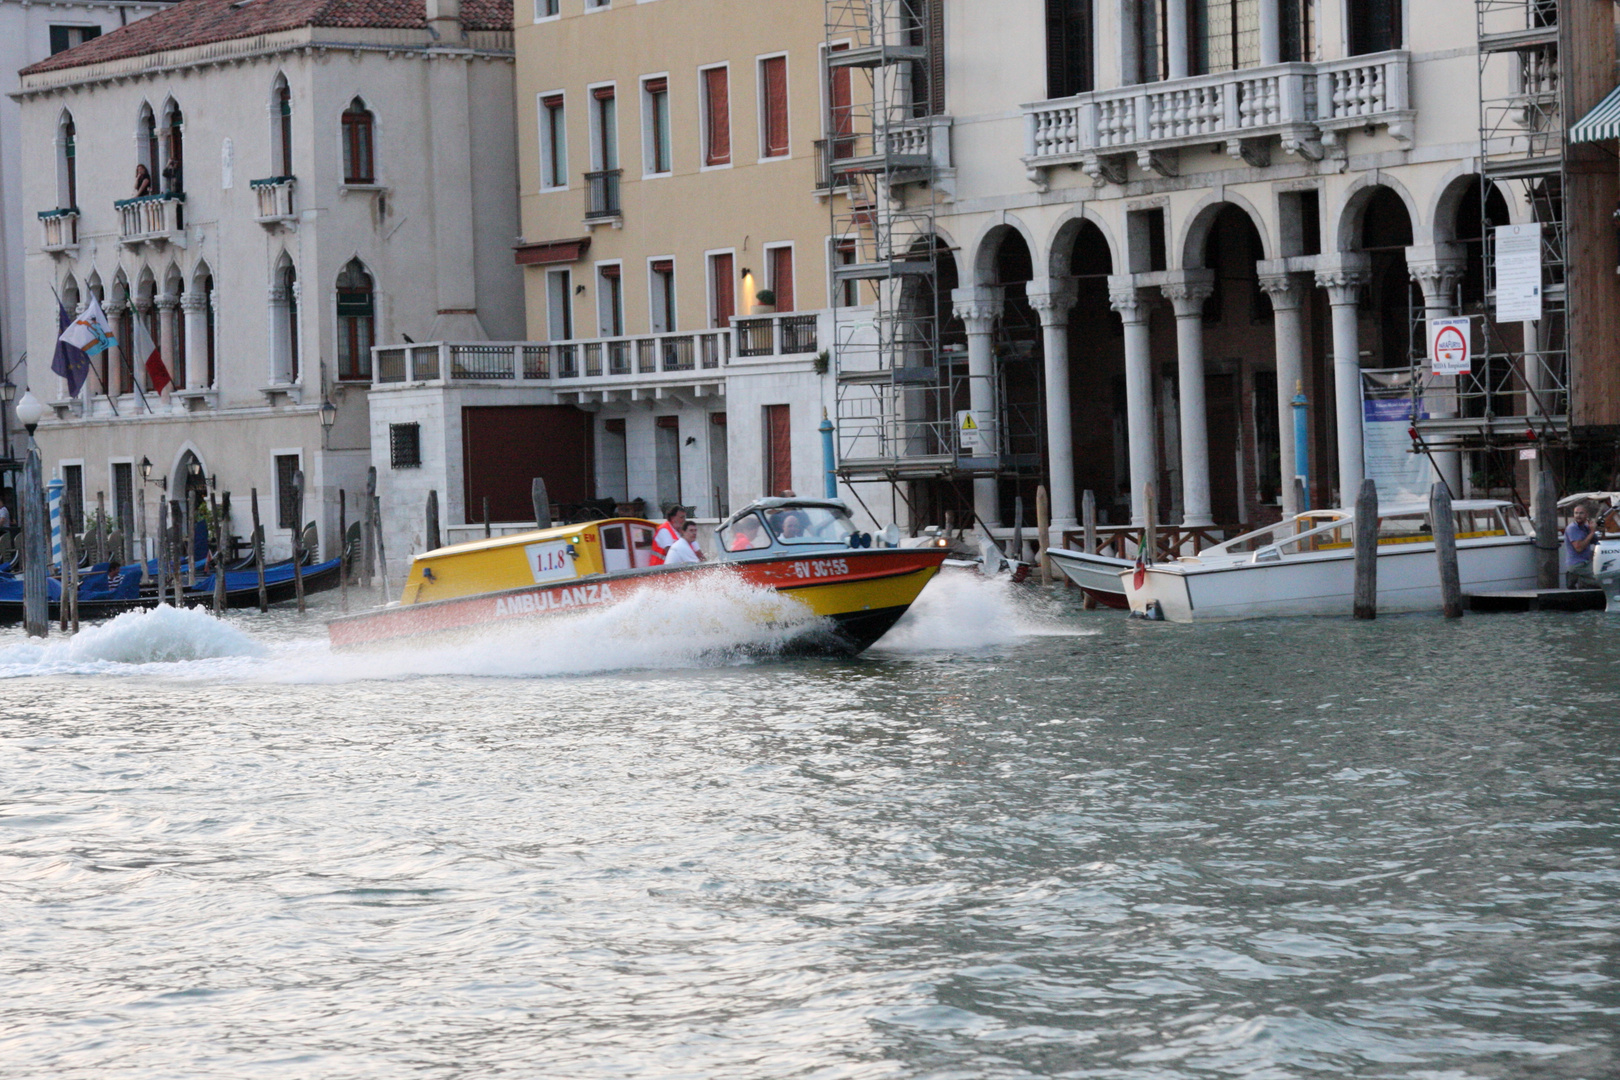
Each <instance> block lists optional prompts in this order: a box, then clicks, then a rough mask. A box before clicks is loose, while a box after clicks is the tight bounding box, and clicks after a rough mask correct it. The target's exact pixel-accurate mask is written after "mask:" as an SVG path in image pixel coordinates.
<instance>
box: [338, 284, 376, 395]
mask: <svg viewBox="0 0 1620 1080" xmlns="http://www.w3.org/2000/svg"><path fill="white" fill-rule="evenodd" d="M337 317H338V358H337V368H338V378H339V379H344V380H351V381H362V380H363V381H367V382H369V381H370V380H371V346H372V345H373V344H374V343H375V341H376V327H377V308H376V297H375V295H374V293H373V292H372V284H371V275H370V274H369V273H367V272H366V268H365V266H364V265H362V264H361V262H360V260H359V259H351V260H349V264H348V265H347V266H345V267H344V268H343V272H342V273H341V274H339V275H338V280H337Z"/></svg>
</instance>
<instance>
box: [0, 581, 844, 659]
mask: <svg viewBox="0 0 1620 1080" xmlns="http://www.w3.org/2000/svg"><path fill="white" fill-rule="evenodd" d="M254 618H258V616H256V615H238V616H235V617H234V618H233V620H232V621H223V620H220V619H216V618H214V617H213V616H212V615H210V614H208V613H207V612H204V611H201V610H194V609H183V610H176V609H174V608H171V607H167V606H165V607H160V608H157V609H155V610H151V611H139V612H129V613H127V614H124V615H120V616H119V617H118V618H116V619H114V620H112V621H111V622H108V623H105V624H103V625H101V626H95V627H89V628H86V629H85V630H84V631H82V632H81V633H80V634H78V635H77V636H76V637H73V638H71V639H69V640H65V641H63V640H55V639H53V640H50V641H47V642H45V643H36V642H27V643H21V644H15V645H11V646H8V647H0V679H4V678H18V677H26V676H39V675H102V674H119V675H157V676H162V677H167V678H199V679H204V680H216V679H219V678H222V677H224V678H231V679H234V680H240V681H246V682H255V681H257V682H271V683H346V682H356V681H362V680H369V679H398V678H408V677H412V676H434V675H473V676H491V677H514V678H521V677H540V676H549V675H573V674H591V673H597V672H607V671H623V670H635V669H648V668H690V667H714V666H725V665H729V664H735V663H739V662H744V661H746V660H748V659H751V658H755V657H765V656H776V655H781V654H784V653H791V652H794V651H797V650H800V649H802V648H804V647H806V646H807V645H810V644H813V643H814V642H816V641H818V640H821V639H822V638H823V636H824V635H826V634H827V633H828V630H829V627H828V624H827V623H825V622H824V621H823V620H822V619H820V618H818V617H817V616H815V615H814V614H813V613H811V612H810V611H809V610H808V609H807V608H805V607H804V606H803V605H802V604H799V603H797V602H796V601H794V600H792V599H789V598H787V597H784V596H782V595H780V594H778V593H776V592H775V591H774V590H770V589H759V588H755V587H752V586H749V585H746V584H744V583H743V582H741V581H739V580H737V579H735V578H732V577H730V576H729V575H723V574H714V575H705V576H704V577H703V578H702V579H701V580H700V581H693V582H689V583H686V584H682V585H675V586H671V587H669V588H666V589H660V590H657V591H656V592H654V591H645V592H638V593H635V594H633V595H631V596H630V597H628V598H627V599H625V600H624V601H623V602H622V603H619V604H615V605H613V606H611V607H605V608H590V609H584V610H581V611H580V612H578V613H576V614H570V615H564V616H553V617H550V618H545V619H536V620H532V621H525V622H521V623H516V624H510V623H508V624H501V625H497V626H491V627H486V628H482V629H480V630H478V631H476V632H472V633H469V634H467V635H466V636H465V637H462V638H459V639H457V638H444V637H437V638H435V639H434V641H433V642H432V644H427V643H424V644H422V645H420V646H410V645H402V646H399V647H392V648H384V649H377V650H375V651H367V652H346V653H334V652H332V650H331V649H330V648H329V647H328V645H327V643H326V640H325V636H324V626H322V624H321V623H320V622H319V621H318V620H317V618H316V617H311V618H310V619H309V621H308V622H307V623H304V624H301V625H300V626H299V630H300V636H299V637H298V638H297V639H293V640H281V641H274V640H270V641H266V640H262V639H260V638H257V637H255V636H251V635H250V634H248V633H244V632H243V630H242V629H240V628H239V627H240V626H241V625H242V624H243V623H248V624H249V625H251V623H250V622H249V620H251V619H254ZM306 626H307V627H308V629H307V630H305V627H306ZM317 627H320V628H321V634H322V636H321V638H320V639H319V640H311V639H310V638H309V637H308V636H306V635H307V634H308V633H310V632H313V631H315V629H316V628H317ZM267 636H268V635H267Z"/></svg>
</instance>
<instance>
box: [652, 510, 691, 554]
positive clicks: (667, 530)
mask: <svg viewBox="0 0 1620 1080" xmlns="http://www.w3.org/2000/svg"><path fill="white" fill-rule="evenodd" d="M685 527H686V507H684V506H681V505H680V504H678V503H677V504H676V505H674V506H671V507H670V508H669V509H668V510H667V511H665V512H664V523H663V524H662V525H660V526H658V531H657V532H655V533H653V545H652V560H651V561H652V564H653V565H654V566H663V565H664V558H665V556H667V555H668V554H669V549H670V548H672V547H674V546H675V541H677V540H679V539H680V538H681V530H682V529H683V528H685Z"/></svg>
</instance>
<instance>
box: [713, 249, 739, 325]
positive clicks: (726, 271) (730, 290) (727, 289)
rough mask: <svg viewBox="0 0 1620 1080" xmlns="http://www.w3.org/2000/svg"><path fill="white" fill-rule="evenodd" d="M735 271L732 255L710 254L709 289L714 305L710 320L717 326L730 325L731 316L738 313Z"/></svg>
mask: <svg viewBox="0 0 1620 1080" xmlns="http://www.w3.org/2000/svg"><path fill="white" fill-rule="evenodd" d="M735 273H736V271H735V269H734V267H733V265H732V260H731V256H730V255H710V256H709V289H710V297H711V301H712V303H713V305H714V309H713V311H712V312H711V313H710V321H711V325H713V326H715V327H717V328H721V329H724V328H725V327H727V326H730V325H731V317H732V316H733V315H735V314H736V313H737V291H736V290H737V283H736V280H735V278H734V276H733V275H734V274H735Z"/></svg>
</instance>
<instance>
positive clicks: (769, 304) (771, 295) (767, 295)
mask: <svg viewBox="0 0 1620 1080" xmlns="http://www.w3.org/2000/svg"><path fill="white" fill-rule="evenodd" d="M774 311H776V293H775V292H774V291H772V290H771V289H761V290H759V292H757V293H755V294H754V314H755V315H769V314H771V313H773V312H774Z"/></svg>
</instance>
